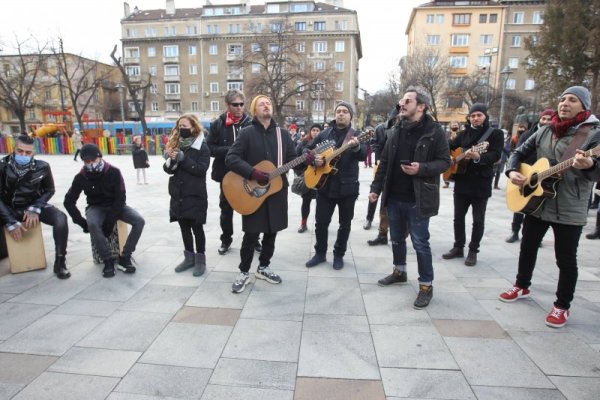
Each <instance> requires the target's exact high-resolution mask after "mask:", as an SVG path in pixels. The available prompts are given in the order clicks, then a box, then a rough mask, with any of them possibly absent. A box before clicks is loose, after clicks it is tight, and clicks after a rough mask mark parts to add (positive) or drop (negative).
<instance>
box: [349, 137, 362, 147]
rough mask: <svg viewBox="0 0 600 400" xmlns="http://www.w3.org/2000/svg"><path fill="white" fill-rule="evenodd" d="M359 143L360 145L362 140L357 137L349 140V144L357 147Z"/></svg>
mask: <svg viewBox="0 0 600 400" xmlns="http://www.w3.org/2000/svg"><path fill="white" fill-rule="evenodd" d="M358 145H360V142H359V141H358V139H357V138H355V137H353V138H352V139H350V140H348V146H350V147H356V146H358Z"/></svg>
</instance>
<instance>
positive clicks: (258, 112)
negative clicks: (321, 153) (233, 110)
mask: <svg viewBox="0 0 600 400" xmlns="http://www.w3.org/2000/svg"><path fill="white" fill-rule="evenodd" d="M250 112H251V113H252V115H254V118H253V119H252V123H251V125H250V126H247V127H245V128H243V129H242V130H241V131H240V132H239V135H238V137H237V140H236V141H235V142H233V145H232V146H231V149H230V150H229V152H228V153H227V156H226V157H225V165H226V166H227V168H229V169H230V170H231V171H233V172H235V173H236V174H238V175H240V176H243V177H245V178H247V179H252V180H254V181H256V182H257V183H258V184H259V185H267V184H268V183H269V172H271V171H262V170H260V169H258V168H255V167H254V166H255V165H256V164H258V163H260V162H261V161H265V160H268V161H270V162H272V163H273V165H276V166H279V165H283V164H285V163H287V162H290V161H292V160H293V159H294V158H295V157H296V151H295V148H294V142H292V139H291V138H290V135H289V133H288V132H287V131H286V130H284V129H280V128H279V127H278V126H277V123H276V122H275V121H274V120H273V106H272V105H271V100H270V99H269V98H268V97H267V96H264V95H258V96H256V97H255V98H254V100H252V103H251V105H250ZM281 178H282V179H283V188H282V189H281V190H280V191H279V192H277V193H273V194H272V195H271V196H269V197H267V199H266V200H265V201H264V202H263V203H262V204H261V205H260V207H259V208H258V209H257V210H256V211H255V212H254V213H253V214H250V215H244V216H242V230H243V231H244V238H243V239H242V247H241V249H240V259H241V260H240V265H239V269H240V274H239V275H238V277H237V278H236V280H235V281H234V282H233V285H232V286H231V291H232V292H233V293H241V292H243V291H244V289H245V287H246V285H247V284H248V280H249V279H250V273H249V271H250V267H251V265H252V260H253V259H254V247H255V246H256V244H257V243H258V236H259V235H260V233H261V232H263V233H264V234H263V239H262V251H261V253H260V256H259V258H258V260H259V266H258V269H257V271H256V273H255V274H254V275H255V276H256V278H257V279H264V280H266V281H267V282H269V283H273V284H278V283H281V278H280V277H279V275H277V274H276V273H275V272H273V271H271V269H270V268H269V264H270V263H271V257H273V253H274V252H275V238H276V237H277V232H279V231H281V230H283V229H285V228H287V226H288V200H287V196H288V186H289V184H288V181H287V176H286V174H283V175H281ZM240 189H241V188H240Z"/></svg>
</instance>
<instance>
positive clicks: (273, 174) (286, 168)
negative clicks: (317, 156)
mask: <svg viewBox="0 0 600 400" xmlns="http://www.w3.org/2000/svg"><path fill="white" fill-rule="evenodd" d="M307 155H308V153H305V154H302V155H301V156H300V157H296V158H294V159H293V160H292V161H290V162H288V163H286V164H283V165H282V166H280V167H277V168H275V169H274V170H273V171H271V172H270V173H269V179H273V178H275V177H277V176H280V175H283V174H285V173H286V172H288V171H289V170H290V169H292V168H295V167H297V166H298V165H300V164H302V163H303V162H305V161H306V157H307Z"/></svg>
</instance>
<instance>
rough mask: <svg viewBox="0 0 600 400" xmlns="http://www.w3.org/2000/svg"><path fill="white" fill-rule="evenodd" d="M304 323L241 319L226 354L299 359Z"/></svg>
mask: <svg viewBox="0 0 600 400" xmlns="http://www.w3.org/2000/svg"><path fill="white" fill-rule="evenodd" d="M301 329H302V324H301V323H300V322H294V321H267V320H256V319H240V320H239V321H238V323H237V325H236V326H235V328H234V329H233V332H232V333H231V337H230V338H229V341H228V342H227V345H226V346H225V350H224V351H223V354H222V357H228V358H244V359H252V360H265V361H284V362H297V361H298V351H299V348H300V332H301Z"/></svg>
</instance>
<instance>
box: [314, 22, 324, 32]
mask: <svg viewBox="0 0 600 400" xmlns="http://www.w3.org/2000/svg"><path fill="white" fill-rule="evenodd" d="M313 28H314V30H315V31H324V30H325V21H315V23H314V25H313Z"/></svg>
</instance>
